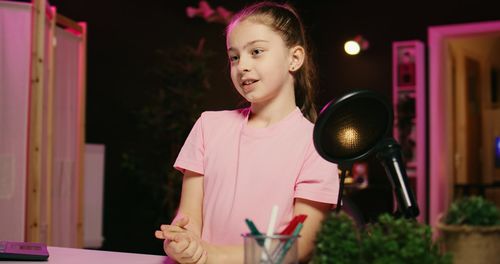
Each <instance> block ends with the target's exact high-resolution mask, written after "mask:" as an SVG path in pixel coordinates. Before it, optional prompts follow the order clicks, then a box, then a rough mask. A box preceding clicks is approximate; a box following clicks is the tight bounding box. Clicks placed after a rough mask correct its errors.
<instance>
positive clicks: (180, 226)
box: [155, 216, 207, 264]
mask: <svg viewBox="0 0 500 264" xmlns="http://www.w3.org/2000/svg"><path fill="white" fill-rule="evenodd" d="M188 223H189V218H188V217H187V216H183V217H182V218H180V219H177V220H175V221H174V222H173V223H172V224H171V225H161V227H160V229H161V230H157V231H155V237H156V238H158V239H165V241H164V243H163V249H164V250H165V253H167V255H168V256H169V257H170V258H172V259H174V260H175V261H177V262H178V263H182V264H184V263H190V264H205V263H206V262H207V249H206V247H207V245H206V243H204V242H203V241H202V240H201V238H200V237H199V236H198V235H197V234H195V233H194V232H193V231H191V230H188V229H186V228H185V227H186V225H187V224H188Z"/></svg>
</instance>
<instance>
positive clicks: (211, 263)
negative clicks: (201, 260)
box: [206, 243, 244, 264]
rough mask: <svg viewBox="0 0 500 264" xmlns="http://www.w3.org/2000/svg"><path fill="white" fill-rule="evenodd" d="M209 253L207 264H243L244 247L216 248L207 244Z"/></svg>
mask: <svg viewBox="0 0 500 264" xmlns="http://www.w3.org/2000/svg"><path fill="white" fill-rule="evenodd" d="M206 249H207V251H208V252H207V253H208V260H207V264H219V263H234V264H237V263H243V257H244V251H243V246H216V245H210V244H208V243H207V244H206Z"/></svg>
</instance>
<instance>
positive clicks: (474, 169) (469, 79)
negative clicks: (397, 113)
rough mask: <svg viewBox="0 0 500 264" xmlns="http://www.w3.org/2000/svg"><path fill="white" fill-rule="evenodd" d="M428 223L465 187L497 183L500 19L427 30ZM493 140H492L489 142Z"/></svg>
mask: <svg viewBox="0 0 500 264" xmlns="http://www.w3.org/2000/svg"><path fill="white" fill-rule="evenodd" d="M428 36H429V38H428V39H429V43H428V44H429V98H428V99H429V120H430V123H429V139H430V141H429V161H430V170H429V189H430V192H429V194H430V195H429V196H430V204H429V207H430V210H429V214H430V217H429V221H430V224H431V225H435V224H436V223H437V221H438V217H439V215H440V214H442V213H443V212H444V211H445V210H446V209H447V208H448V206H449V204H450V202H451V201H453V200H454V199H455V198H456V197H457V196H458V195H460V194H461V193H463V192H464V191H470V189H467V188H469V187H479V188H481V186H483V185H484V184H485V183H493V182H496V181H500V177H499V176H498V175H497V174H498V173H500V168H496V167H495V165H494V157H493V155H489V154H488V153H494V143H493V141H494V138H495V135H500V108H498V107H497V106H496V104H495V102H494V99H495V96H496V92H497V90H496V89H498V87H496V84H495V83H494V81H492V80H493V76H494V74H493V72H495V70H494V69H495V68H496V67H498V66H497V64H500V21H492V22H479V23H471V24H458V25H446V26H436V27H430V28H429V30H428ZM490 141H491V142H490Z"/></svg>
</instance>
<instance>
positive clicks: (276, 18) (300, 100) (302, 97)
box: [226, 2, 317, 123]
mask: <svg viewBox="0 0 500 264" xmlns="http://www.w3.org/2000/svg"><path fill="white" fill-rule="evenodd" d="M248 18H251V19H253V20H256V21H258V22H259V23H262V24H264V25H266V26H268V27H270V28H271V29H273V30H274V31H276V32H278V33H279V34H280V35H281V37H282V38H283V40H284V42H285V43H286V45H287V46H288V47H289V48H291V47H294V46H297V45H299V46H302V48H304V50H305V53H306V56H305V58H304V63H303V64H302V67H300V69H298V70H297V71H296V72H294V77H295V85H294V86H295V88H294V89H295V103H296V105H297V106H299V107H300V110H301V111H302V113H303V114H304V116H305V117H306V118H307V119H309V120H310V121H311V122H313V123H314V122H315V121H316V118H317V112H316V105H315V103H314V96H315V90H314V86H315V81H316V69H315V67H314V63H313V60H312V54H311V51H310V49H309V47H308V45H307V39H306V35H305V32H304V26H303V25H302V21H301V20H300V17H299V16H298V14H297V12H296V11H295V9H294V8H293V7H292V6H290V5H289V4H278V3H274V2H259V3H256V4H253V5H250V6H248V7H245V8H244V9H242V10H241V11H239V12H238V13H237V14H235V15H234V16H233V17H232V19H231V22H230V23H229V26H228V27H227V28H226V35H227V31H228V30H230V28H231V27H233V26H234V24H236V23H238V22H241V21H243V20H245V19H248Z"/></svg>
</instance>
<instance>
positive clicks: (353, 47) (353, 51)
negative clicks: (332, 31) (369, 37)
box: [344, 40, 361, 55]
mask: <svg viewBox="0 0 500 264" xmlns="http://www.w3.org/2000/svg"><path fill="white" fill-rule="evenodd" d="M344 50H345V52H346V53H347V54H349V55H357V54H358V53H359V51H360V50H361V47H360V46H359V43H358V42H356V41H354V40H349V41H347V42H346V43H345V44H344Z"/></svg>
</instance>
